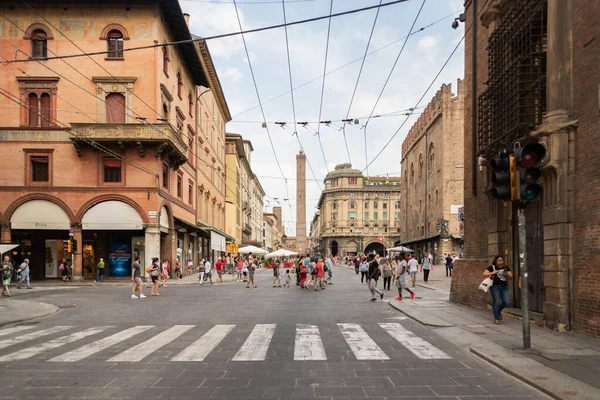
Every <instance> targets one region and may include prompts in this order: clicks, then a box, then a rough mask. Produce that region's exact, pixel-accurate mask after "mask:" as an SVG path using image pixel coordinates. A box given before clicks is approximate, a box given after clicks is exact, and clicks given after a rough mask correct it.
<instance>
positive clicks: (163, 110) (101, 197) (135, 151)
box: [0, 0, 230, 279]
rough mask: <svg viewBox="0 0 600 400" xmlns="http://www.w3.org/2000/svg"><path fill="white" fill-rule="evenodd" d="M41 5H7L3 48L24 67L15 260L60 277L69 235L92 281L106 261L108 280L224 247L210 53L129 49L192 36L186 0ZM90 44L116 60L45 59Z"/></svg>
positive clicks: (15, 88) (12, 184)
mask: <svg viewBox="0 0 600 400" xmlns="http://www.w3.org/2000/svg"><path fill="white" fill-rule="evenodd" d="M30 3H31V5H32V7H33V9H32V8H30V7H27V6H25V5H21V4H18V5H15V4H13V5H10V4H4V5H3V6H2V8H1V9H2V13H3V15H4V16H5V17H6V18H5V21H3V22H2V24H1V25H0V53H1V54H4V55H8V54H9V53H10V54H15V53H16V54H17V56H16V59H18V60H25V61H26V62H23V63H14V64H9V65H7V66H5V67H3V68H2V69H1V70H0V82H1V84H0V87H2V90H1V93H2V95H3V96H2V97H0V103H1V105H2V108H4V109H5V111H4V112H3V113H2V115H0V126H1V127H2V128H0V140H1V141H2V151H3V153H4V154H5V155H7V156H6V157H3V158H2V160H0V168H1V169H2V171H3V174H2V176H0V190H1V191H2V196H0V220H1V222H2V224H1V227H2V242H4V243H17V244H19V245H20V246H19V247H18V248H17V249H15V251H14V252H11V254H10V255H11V256H12V258H13V260H14V261H16V262H19V261H21V260H22V259H23V258H30V259H31V273H32V277H33V278H34V279H43V278H54V277H56V276H57V275H58V274H59V272H58V271H57V267H58V264H59V262H60V259H61V258H71V254H67V249H66V248H65V246H64V243H63V240H66V239H68V238H69V231H71V232H72V233H73V238H74V239H75V240H76V241H77V244H78V246H77V250H75V251H74V254H73V259H74V271H73V272H74V278H75V279H94V275H95V266H96V264H97V263H98V261H99V259H100V258H104V260H105V261H107V268H106V274H107V275H108V276H113V277H128V276H130V274H131V264H132V261H133V260H132V259H133V257H134V256H136V255H139V256H141V258H142V263H143V264H144V265H148V264H149V263H150V259H151V258H152V257H160V258H162V259H169V260H171V263H174V262H175V261H179V262H181V263H183V264H185V263H187V262H188V261H192V262H193V263H197V262H198V260H199V259H200V257H202V256H211V255H212V256H215V255H216V254H217V253H220V250H219V251H214V250H215V246H218V248H219V249H221V247H224V240H223V239H224V238H225V236H224V235H221V234H219V233H218V232H221V231H222V230H223V229H224V223H225V218H224V190H225V185H224V184H223V178H224V175H223V172H224V144H225V137H224V135H225V134H224V132H225V131H224V125H225V123H226V122H227V121H228V120H229V119H230V116H229V111H228V109H227V104H226V103H225V99H224V96H223V93H222V91H221V88H220V85H219V84H218V78H217V76H216V74H215V71H214V67H213V66H212V60H211V59H210V54H209V53H208V49H207V48H206V47H205V45H204V44H197V45H195V44H194V43H191V42H190V43H187V44H183V45H179V46H177V47H171V46H165V47H151V48H149V49H146V50H139V51H131V52H128V51H124V50H126V49H127V48H130V47H137V46H152V45H154V44H158V43H166V42H172V41H179V40H186V39H192V36H191V34H190V31H189V28H188V24H187V21H188V18H189V16H187V15H184V14H183V13H182V11H181V8H180V7H179V3H178V2H177V1H176V0H164V1H161V2H158V3H157V2H150V1H138V2H136V3H135V4H134V5H130V4H124V3H119V2H116V1H109V2H108V3H103V5H102V6H94V5H86V4H81V3H76V2H71V3H68V2H64V3H61V4H60V5H58V4H53V5H48V3H47V2H42V1H33V2H30ZM79 49H85V51H100V52H101V51H104V52H106V54H104V55H102V56H95V57H93V58H92V57H79V58H71V59H64V60H48V59H47V58H48V57H52V56H54V55H56V54H58V55H64V54H77V53H81V52H82V51H83V50H81V51H80V50H79ZM17 50H18V51H17ZM199 99H200V100H199ZM8 155H10V156H8ZM207 166H208V167H207ZM215 242H218V244H217V243H215ZM211 249H212V250H213V252H211ZM223 250H224V249H223ZM184 271H186V269H184Z"/></svg>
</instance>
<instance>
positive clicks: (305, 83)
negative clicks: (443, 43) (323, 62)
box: [233, 10, 462, 121]
mask: <svg viewBox="0 0 600 400" xmlns="http://www.w3.org/2000/svg"><path fill="white" fill-rule="evenodd" d="M461 11H462V10H459V11H455V12H453V13H452V14H448V15H446V16H445V17H442V18H440V19H438V20H437V21H433V22H431V23H429V25H425V26H423V27H421V28H420V29H418V30H416V31H414V32H413V33H412V34H413V35H416V34H417V33H420V32H422V31H424V30H425V29H428V28H430V27H432V26H433V25H436V24H439V23H440V22H442V21H444V20H446V19H448V18H451V17H453V16H454V15H456V14H458V13H460V12H461ZM405 38H406V37H401V38H399V39H396V40H394V41H392V42H390V43H388V44H386V45H384V46H382V47H380V48H378V49H375V50H373V51H371V52H369V53H368V54H367V56H370V55H373V54H375V53H377V52H379V51H382V50H384V49H386V48H388V47H390V46H393V45H394V44H396V43H398V42H400V41H402V40H404V39H405ZM361 60H362V57H359V58H356V59H354V60H352V61H350V62H347V63H346V64H343V65H341V66H339V67H337V68H335V69H332V70H331V71H329V72H327V73H326V75H330V74H332V73H334V72H337V71H339V70H341V69H343V68H346V67H348V66H350V65H352V64H354V63H356V62H358V61H361ZM322 77H323V76H318V77H316V78H313V79H311V80H309V81H306V82H304V83H303V84H301V85H299V86H296V87H295V88H294V90H298V89H301V88H303V87H305V86H307V85H310V84H311V83H313V82H317V81H319V80H321V78H322ZM288 93H289V91H287V92H284V93H281V94H279V95H277V96H275V97H272V98H270V99H269V100H266V101H265V102H264V103H263V105H264V104H267V103H270V102H272V101H274V100H277V99H279V98H280V97H283V96H285V95H286V94H288ZM258 107H259V105H256V106H253V107H251V108H248V109H246V110H244V111H242V112H240V113H238V114H236V115H234V116H233V119H234V121H235V118H236V117H239V116H240V115H242V114H246V113H247V112H250V111H252V110H254V109H257V108H258Z"/></svg>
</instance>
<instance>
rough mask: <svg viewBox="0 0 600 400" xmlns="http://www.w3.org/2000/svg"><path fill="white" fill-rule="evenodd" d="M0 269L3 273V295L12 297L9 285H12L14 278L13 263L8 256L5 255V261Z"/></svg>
mask: <svg viewBox="0 0 600 400" xmlns="http://www.w3.org/2000/svg"><path fill="white" fill-rule="evenodd" d="M0 271H1V275H2V295H3V296H6V297H10V291H9V290H8V285H10V279H11V278H12V272H13V265H12V263H11V262H10V259H9V258H8V256H4V261H3V262H2V264H0Z"/></svg>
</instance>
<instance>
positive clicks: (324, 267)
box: [323, 264, 329, 272]
mask: <svg viewBox="0 0 600 400" xmlns="http://www.w3.org/2000/svg"><path fill="white" fill-rule="evenodd" d="M327 271H329V267H328V266H327V264H325V265H324V266H323V272H327Z"/></svg>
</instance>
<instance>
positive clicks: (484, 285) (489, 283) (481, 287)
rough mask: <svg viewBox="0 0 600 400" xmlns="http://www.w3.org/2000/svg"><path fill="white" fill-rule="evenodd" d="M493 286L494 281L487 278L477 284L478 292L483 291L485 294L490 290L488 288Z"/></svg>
mask: <svg viewBox="0 0 600 400" xmlns="http://www.w3.org/2000/svg"><path fill="white" fill-rule="evenodd" d="M493 284H494V280H493V279H492V278H490V277H487V278H485V279H484V280H483V282H481V283H480V284H479V290H483V291H484V292H485V293H487V292H488V291H489V290H490V287H492V285H493Z"/></svg>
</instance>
